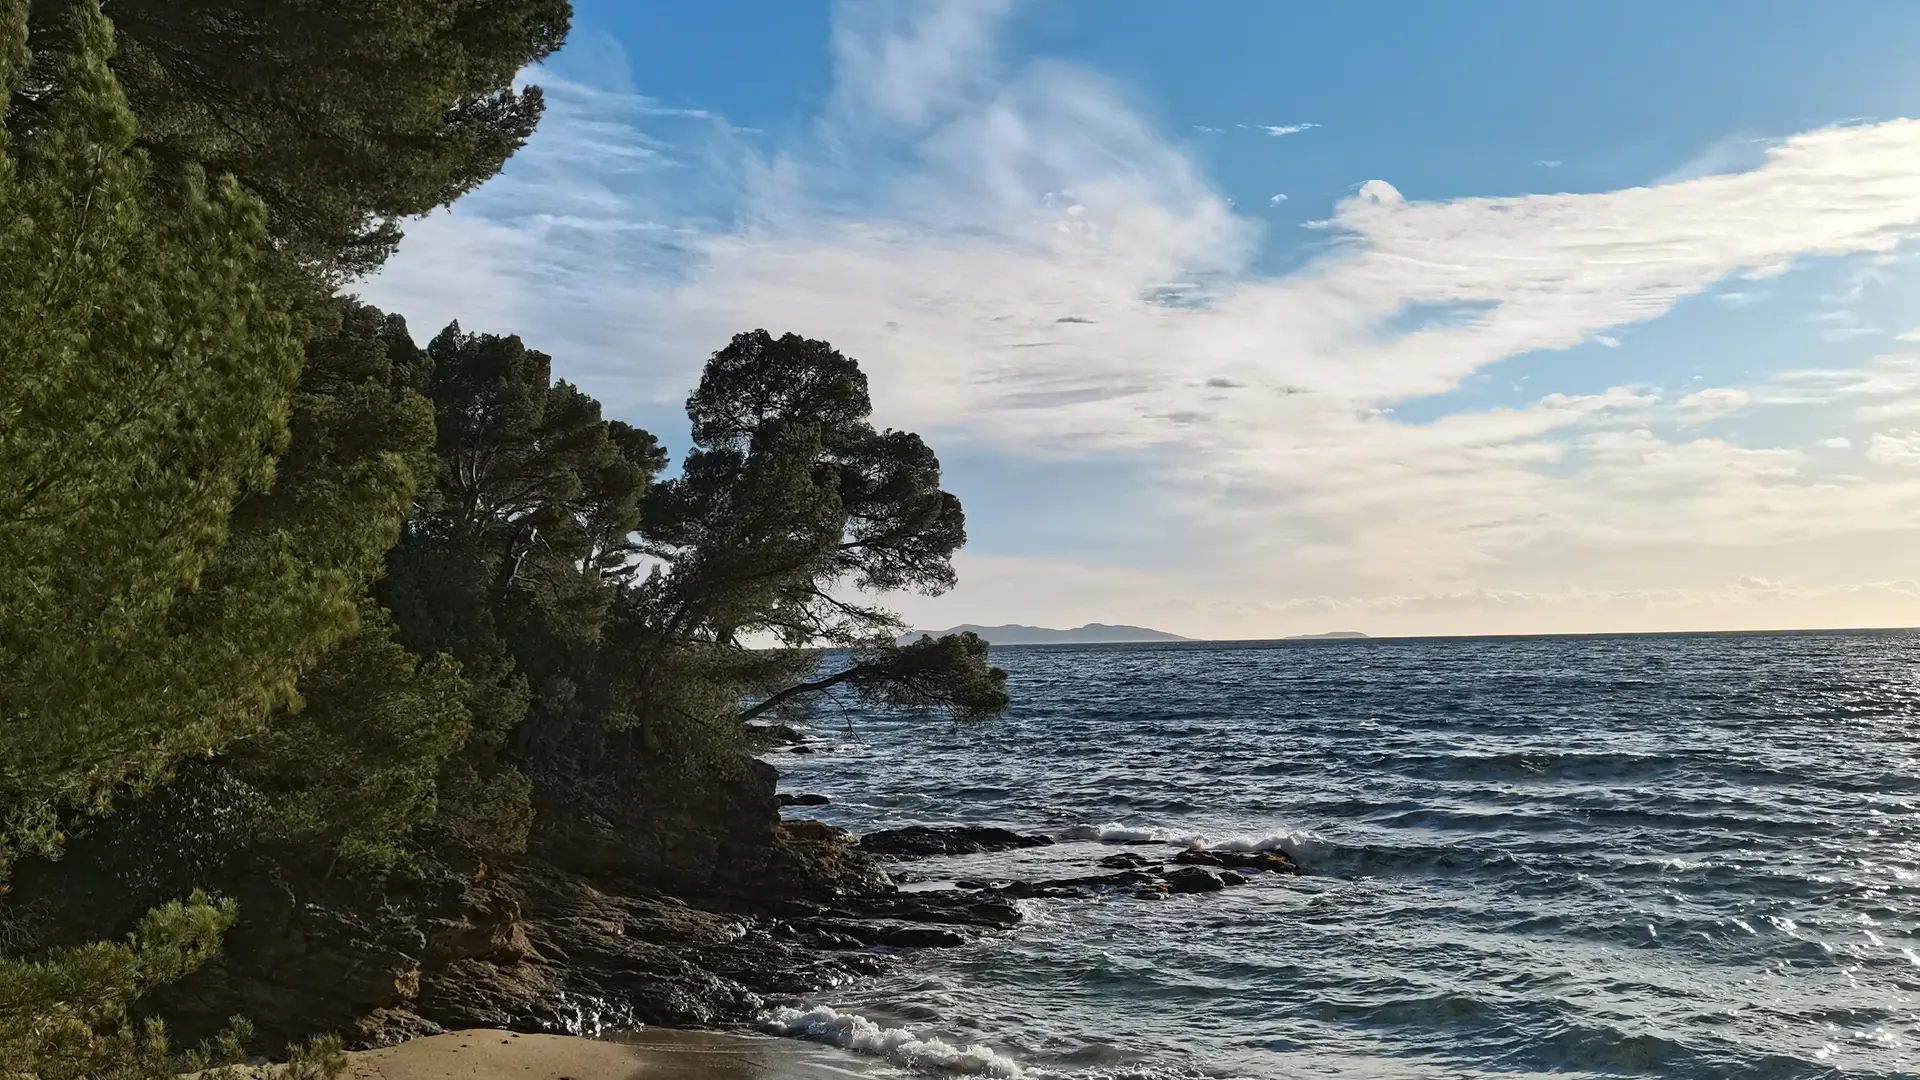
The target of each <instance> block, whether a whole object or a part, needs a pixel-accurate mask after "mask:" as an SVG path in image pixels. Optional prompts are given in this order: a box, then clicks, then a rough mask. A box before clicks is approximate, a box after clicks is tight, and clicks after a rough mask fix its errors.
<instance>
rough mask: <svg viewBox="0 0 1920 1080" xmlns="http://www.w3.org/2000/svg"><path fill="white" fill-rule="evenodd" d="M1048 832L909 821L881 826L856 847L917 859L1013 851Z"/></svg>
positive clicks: (1041, 843)
mask: <svg viewBox="0 0 1920 1080" xmlns="http://www.w3.org/2000/svg"><path fill="white" fill-rule="evenodd" d="M1051 843H1053V838H1052V837H1050V836H1028V835H1024V834H1022V833H1017V832H1013V831H1011V830H1009V829H995V828H989V827H987V826H982V825H909V826H907V827H906V828H904V829H885V830H882V831H880V832H871V833H868V834H866V835H865V836H862V837H861V838H860V850H862V851H864V852H866V853H868V854H870V855H886V856H891V857H893V858H896V859H921V858H926V857H927V856H930V855H976V854H979V853H981V852H987V851H1013V850H1017V849H1019V848H1032V847H1045V846H1047V845H1049V844H1051Z"/></svg>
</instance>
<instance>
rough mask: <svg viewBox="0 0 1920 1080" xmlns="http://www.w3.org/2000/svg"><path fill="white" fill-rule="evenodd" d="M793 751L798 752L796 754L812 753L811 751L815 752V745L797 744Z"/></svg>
mask: <svg viewBox="0 0 1920 1080" xmlns="http://www.w3.org/2000/svg"><path fill="white" fill-rule="evenodd" d="M792 752H793V753H796V754H811V753H813V747H811V746H796V747H794V748H793V751H792Z"/></svg>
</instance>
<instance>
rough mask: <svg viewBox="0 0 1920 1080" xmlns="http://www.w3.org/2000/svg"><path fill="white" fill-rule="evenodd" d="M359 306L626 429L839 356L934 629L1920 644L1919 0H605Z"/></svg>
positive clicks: (680, 424)
mask: <svg viewBox="0 0 1920 1080" xmlns="http://www.w3.org/2000/svg"><path fill="white" fill-rule="evenodd" d="M575 11H576V14H575V29H574V32H573V35H572V37H571V38H570V40H569V43H568V45H567V47H566V48H565V49H564V50H563V51H562V52H561V53H560V54H559V55H558V56H557V57H555V58H554V59H553V60H551V61H550V62H549V63H548V64H546V65H544V66H543V67H542V68H540V69H536V70H533V71H530V72H528V73H527V79H528V81H530V82H535V83H539V84H541V85H542V86H544V87H545V88H546V90H547V92H548V94H549V98H550V102H551V106H550V110H549V115H548V117H547V119H546V121H545V122H544V123H543V125H542V128H541V130H540V132H538V133H537V134H536V135H535V137H534V139H533V141H532V142H531V143H530V144H529V146H528V147H527V148H526V150H525V151H523V152H522V154H521V155H520V156H518V157H517V158H515V159H514V160H513V161H512V162H510V163H509V165H508V167H507V169H506V170H505V172H504V173H503V174H502V175H501V176H500V177H498V178H496V179H495V180H494V181H492V182H490V183H489V184H488V185H486V186H485V187H483V188H482V189H481V190H480V191H479V192H476V193H475V194H474V195H472V196H470V197H469V198H467V199H466V200H463V201H462V202H461V203H460V204H458V205H457V206H456V207H455V208H454V209H453V210H452V211H451V212H442V213H439V214H436V215H433V216H431V217H429V218H427V219H424V220H421V221H418V222H415V223H413V224H412V225H411V226H410V228H409V238H408V240H407V241H406V242H405V243H404V244H403V245H402V248H401V252H400V254H399V256H397V257H396V259H395V260H394V262H393V263H392V264H391V265H390V266H389V267H388V268H387V269H386V270H385V271H384V272H383V273H382V274H381V275H380V276H379V277H378V278H376V279H374V280H372V281H369V282H367V283H366V285H365V288H364V292H365V293H366V295H367V296H368V298H369V299H371V300H373V301H375V302H377V303H381V304H383V305H385V306H388V307H390V308H392V309H394V310H398V311H400V312H401V313H403V314H405V315H407V316H408V318H409V319H410V321H411V322H412V323H413V324H414V326H415V330H416V332H417V333H419V334H420V335H421V336H426V335H428V334H430V333H431V332H432V330H433V329H434V328H436V327H437V326H439V325H440V324H442V323H444V322H445V321H447V320H448V319H451V318H458V319H460V320H461V322H462V324H463V325H465V326H467V327H468V328H470V329H484V330H490V331H499V332H507V331H512V332H518V333H520V334H521V335H522V336H523V337H525V338H526V339H527V340H528V341H529V342H530V343H531V344H534V345H536V346H537V347H541V348H545V349H547V350H548V351H550V352H552V353H553V354H554V355H555V358H556V369H557V370H558V371H559V372H560V373H562V374H563V375H565V376H566V377H568V378H571V379H574V380H576V381H578V382H580V383H582V384H583V385H584V386H585V387H586V388H587V389H588V390H589V391H590V392H593V393H595V394H596V395H598V396H600V397H601V398H602V399H603V400H604V401H606V402H607V403H608V405H609V406H610V408H611V409H612V411H614V412H615V413H616V414H617V415H621V416H625V417H627V418H629V419H633V420H635V421H636V422H639V423H642V424H645V425H647V426H649V427H651V428H653V429H655V430H656V431H658V432H660V433H661V434H662V436H663V437H664V438H665V439H666V440H667V442H668V443H669V445H674V446H678V445H681V444H682V443H683V441H684V430H683V429H684V421H683V419H682V418H681V417H680V416H679V414H678V402H679V401H680V400H681V399H682V398H683V397H684V395H685V393H686V390H687V388H688V387H689V386H690V385H691V383H692V381H693V379H694V378H696V377H697V373H698V369H699V365H700V363H701V362H702V361H703V359H704V357H705V355H706V354H707V353H709V352H711V351H712V350H713V349H715V348H717V347H718V346H719V345H721V344H723V343H724V341H725V339H726V336H727V335H728V334H729V333H731V332H733V331H735V330H739V329H745V328H749V327H753V326H762V325H764V326H766V327H768V328H769V329H772V330H775V331H783V330H789V329H791V330H796V331H799V332H802V333H805V334H808V335H809V336H816V337H824V338H826V339H828V340H830V341H833V342H834V343H835V344H837V345H840V346H841V347H842V348H843V349H845V350H846V351H847V352H848V353H849V354H851V355H853V356H855V357H857V358H858V359H860V360H861V361H862V363H863V365H864V366H865V367H866V369H867V370H868V371H869V374H870V376H871V378H872V380H873V384H874V393H875V399H876V405H877V411H878V416H877V419H878V420H880V421H881V422H882V423H888V424H894V425H898V426H903V427H911V428H913V429H915V430H919V431H921V432H922V433H923V434H925V435H926V436H927V437H928V438H929V440H930V441H932V442H933V444H934V445H935V447H936V449H938V450H940V451H941V453H942V458H943V461H944V462H945V463H946V466H947V475H948V480H949V486H950V487H952V488H953V489H954V490H955V491H956V492H957V493H958V494H959V495H960V496H961V498H962V500H963V501H964V502H965V504H966V505H967V507H968V509H969V521H970V533H971V536H972V541H971V543H970V544H969V547H968V550H967V553H966V555H964V556H963V558H962V560H961V563H960V570H961V574H962V584H961V586H960V588H959V589H957V590H956V591H955V592H954V593H952V594H950V595H948V596H946V597H942V598H939V599H937V600H926V599H921V598H901V600H900V603H899V606H900V608H901V609H902V610H903V611H904V612H905V613H906V614H907V615H908V616H909V617H911V618H912V619H913V620H914V621H916V622H917V623H919V624H920V625H927V626H937V625H948V624H951V623H957V622H962V621H971V622H989V623H992V622H1004V621H1023V622H1038V623H1050V624H1054V625H1066V624H1074V623H1078V622H1085V621H1104V622H1122V621H1125V622H1139V623H1145V624H1149V625H1155V626H1160V627H1162V628H1165V629H1169V630H1175V631H1178V632H1182V633H1187V634H1191V635H1195V636H1227V637H1260V636H1270V635H1279V634H1285V633H1300V632H1313V631H1320V630H1328V629H1359V630H1364V631H1368V632H1373V633H1473V632H1528V631H1562V630H1568V631H1577V630H1609V629H1644V630H1661V629H1708V628H1731V627H1781V626H1809V625H1834V626H1840V625H1911V624H1916V623H1920V585H1916V584H1915V579H1916V578H1920V569H1916V567H1915V562H1916V558H1917V557H1916V556H1915V555H1913V552H1915V551H1916V550H1920V546H1917V545H1916V544H1915V540H1916V539H1920V333H1916V331H1917V330H1920V261H1917V259H1916V253H1917V252H1920V241H1917V240H1916V237H1920V122H1914V121H1910V120H1906V119H1904V118H1909V117H1916V116H1920V68H1916V67H1915V65H1914V64H1913V57H1914V56H1916V55H1920V5H1914V4H1906V3H1834V4H1823V5H1810V4H1804V3H1799V4H1789V3H1784V2H1782V3H1763V2H1742V3H1732V2H1727V3H1708V2H1698V3H1689V4H1673V5H1653V4H1628V5H1571V4H1542V3H1532V4H1521V3H1480V4H1474V5H1460V6H1451V5H1430V4H1418V3H1375V4H1370V5H1364V6H1362V5H1326V6H1325V10H1317V11H1316V10H1309V9H1308V8H1307V7H1306V6H1304V5H1282V4H1272V3H1253V2H1248V3H1212V4H1203V5H1168V4H1160V3H1154V4H1149V3H1144V2H1092V0H1084V2H1068V0H1029V2H1025V3H1022V2H1015V0H972V2H961V0H948V2H940V0H930V2H926V3H888V2H884V0H872V2H861V3H845V4H839V5H835V4H829V3H808V2H802V0H780V2H772V0H768V2H751V3H730V4H719V5H713V4H701V5H692V4H668V3H610V2H589V3H577V4H576V8H575Z"/></svg>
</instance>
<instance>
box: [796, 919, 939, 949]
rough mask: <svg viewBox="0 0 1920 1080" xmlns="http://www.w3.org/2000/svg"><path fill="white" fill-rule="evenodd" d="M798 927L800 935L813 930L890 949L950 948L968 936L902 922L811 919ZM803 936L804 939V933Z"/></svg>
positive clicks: (857, 943)
mask: <svg viewBox="0 0 1920 1080" xmlns="http://www.w3.org/2000/svg"><path fill="white" fill-rule="evenodd" d="M798 929H799V930H800V932H801V933H802V935H805V934H808V933H812V934H816V935H821V936H824V937H827V938H832V939H836V940H838V941H842V942H851V943H852V946H851V947H853V948H867V947H872V946H876V945H877V946H881V947H883V948H889V949H927V948H950V947H952V946H955V945H965V944H966V943H967V940H968V939H967V936H966V935H965V934H962V933H960V932H959V931H957V930H947V929H942V928H939V927H933V926H913V925H910V924H907V923H901V922H840V921H834V920H826V919H821V920H812V921H809V922H805V923H801V924H799V926H798ZM802 940H805V938H804V936H803V938H802ZM822 947H824V948H847V947H848V946H847V945H824V944H823V946H822Z"/></svg>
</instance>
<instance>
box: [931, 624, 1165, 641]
mask: <svg viewBox="0 0 1920 1080" xmlns="http://www.w3.org/2000/svg"><path fill="white" fill-rule="evenodd" d="M961 633H974V634H978V635H980V636H981V637H983V638H986V639H987V641H988V642H989V643H990V644H994V645H1068V644H1072V645H1104V644H1114V643H1118V642H1125V641H1187V640H1189V639H1187V638H1183V637H1181V636H1180V635H1179V634H1169V633H1167V632H1166V631H1164V630H1149V629H1147V628H1146V627H1144V626H1112V625H1109V624H1107V623H1088V624H1087V625H1085V626H1076V627H1074V628H1073V629H1071V630H1054V629H1052V628H1050V627H1045V626H1020V625H1017V624H1010V625H1007V626H975V625H974V624H972V623H965V624H963V625H960V626H955V627H952V628H951V629H947V630H915V631H913V632H912V633H910V634H903V635H901V637H900V643H901V644H902V645H906V644H910V643H912V642H915V641H918V640H920V637H921V635H923V634H924V635H929V636H932V637H943V636H945V635H947V634H961Z"/></svg>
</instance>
